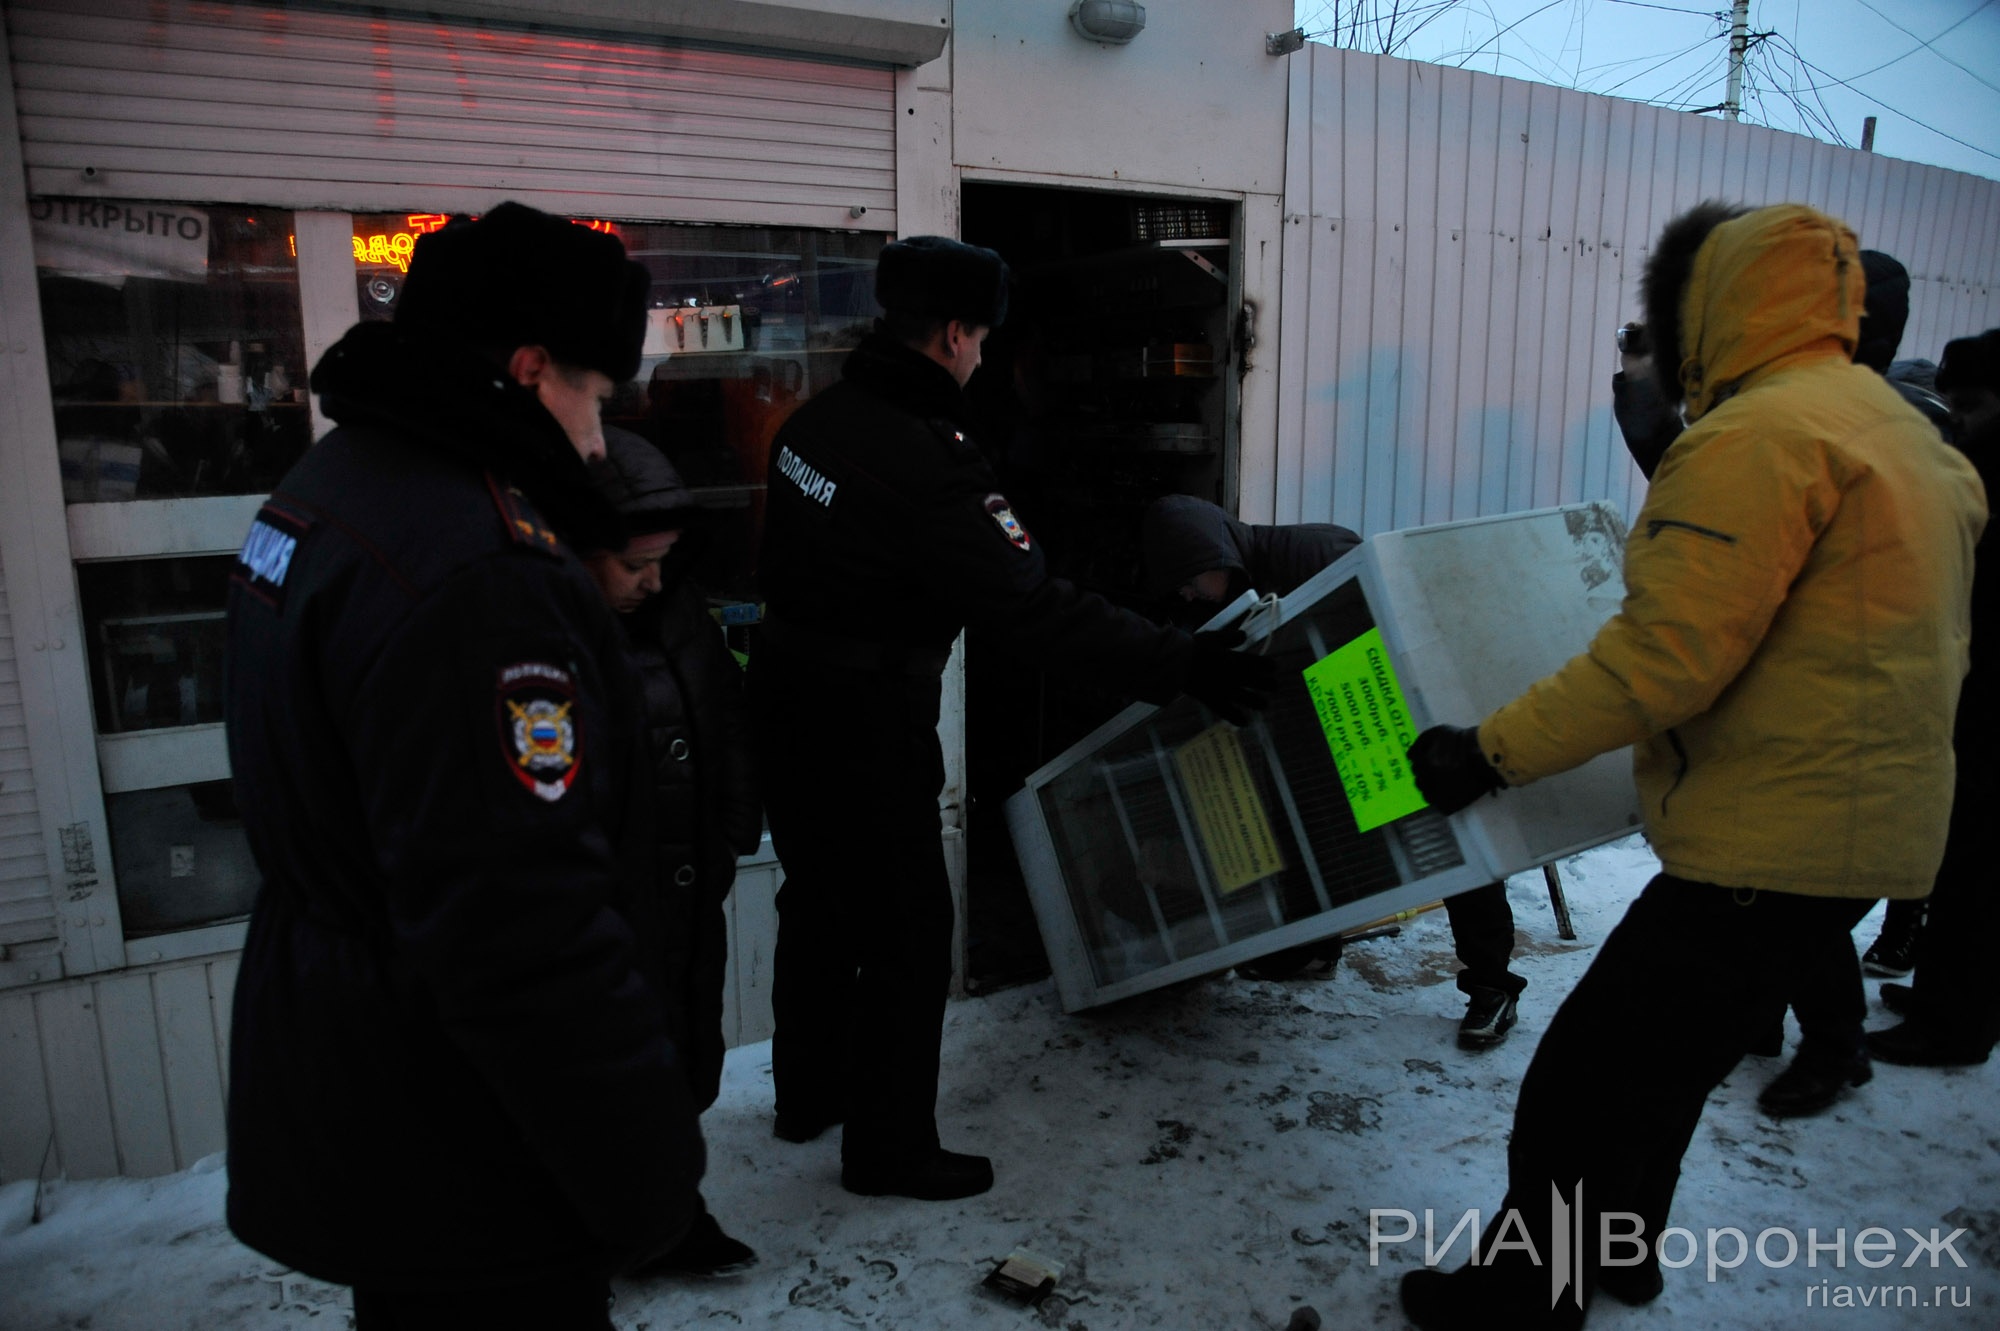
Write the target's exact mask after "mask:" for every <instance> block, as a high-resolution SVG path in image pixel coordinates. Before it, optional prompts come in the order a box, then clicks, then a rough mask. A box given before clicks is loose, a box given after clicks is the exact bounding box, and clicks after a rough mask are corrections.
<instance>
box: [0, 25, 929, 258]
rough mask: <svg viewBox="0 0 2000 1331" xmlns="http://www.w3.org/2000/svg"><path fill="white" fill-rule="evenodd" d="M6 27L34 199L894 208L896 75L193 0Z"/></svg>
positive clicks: (392, 206) (494, 28)
mask: <svg viewBox="0 0 2000 1331" xmlns="http://www.w3.org/2000/svg"><path fill="white" fill-rule="evenodd" d="M7 24H8V29H9V33H10V36H11V38H12V43H13V51H14V62H15V70H14V78H15V87H16V92H17V96H18V99H19V104H20V111H21V127H22V141H23V147H24V150H25V155H26V158H27V166H28V186H29V192H30V193H31V194H37V195H42V194H56V195H78V196H86V197H88V196H96V195H103V196H106V197H117V198H134V199H151V198H163V199H190V200H202V201H215V202H237V203H261V204H272V205H279V206H289V207H294V208H313V207H322V208H333V209H354V210H357V211H371V210H382V211H394V210H397V209H407V208H424V209H430V210H434V211H456V210H461V209H468V210H469V209H478V208H483V207H490V206H492V205H493V204H494V203H495V202H497V201H499V200H501V199H506V198H513V199H518V200H520V201H522V202H524V203H532V204H538V205H540V206H542V207H546V208H550V209H553V210H557V211H563V212H568V213H571V214H582V215H594V216H606V217H671V218H674V219H675V220H678V221H688V222H745V223H756V224H760V225H765V226H783V225H793V226H814V227H852V226H855V225H857V224H858V223H857V222H856V220H855V217H856V214H854V213H853V212H852V211H851V210H853V209H856V208H861V209H866V211H867V226H868V227H869V228H870V229H871V230H890V229H893V227H894V225H895V212H896V194H895V124H894V120H895V106H894V89H893V75H892V72H891V71H890V70H888V69H882V68H867V67H863V66H858V65H837V64H831V63H826V62H817V61H811V60H804V59H793V58H787V57H779V56H768V55H756V54H749V53H744V52H734V51H716V50H696V49H690V48H687V47H681V46H675V45H672V44H670V43H668V42H666V41H663V40H660V39H657V38H649V37H640V36H622V37H620V36H610V35H600V36H584V35H580V34H574V33H561V32H548V31H530V30H527V29H524V28H517V27H512V26H509V25H505V24H500V23H494V22H489V21H485V20H479V19H467V20H463V21H462V22H457V23H454V24H452V25H450V26H446V25H445V24H442V23H436V22H425V21H423V20H421V19H417V18H406V17H393V16H388V15H384V14H381V13H380V12H377V13H375V14H373V15H370V14H365V13H359V12H338V11H328V10H314V9H308V8H303V7H299V8H292V7H278V6H261V5H249V4H245V5H218V4H203V3H192V2H191V0H63V2H62V3H59V4H57V3H50V2H49V0H14V2H11V3H9V4H8V6H7ZM86 168H89V169H93V170H94V171H95V173H96V174H95V175H94V176H93V177H92V178H90V179H88V180H86V179H85V177H84V175H83V172H84V171H85V169H86Z"/></svg>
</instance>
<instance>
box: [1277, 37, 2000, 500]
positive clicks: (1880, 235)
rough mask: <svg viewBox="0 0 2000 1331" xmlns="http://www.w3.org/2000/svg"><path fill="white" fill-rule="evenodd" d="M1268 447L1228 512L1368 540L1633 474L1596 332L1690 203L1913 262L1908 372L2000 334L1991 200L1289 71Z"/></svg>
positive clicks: (1627, 490)
mask: <svg viewBox="0 0 2000 1331" xmlns="http://www.w3.org/2000/svg"><path fill="white" fill-rule="evenodd" d="M1292 78H1293V80H1294V82H1293V86H1292V93H1291V114H1290V128H1289V131H1288V142H1287V167H1286V181H1285V213H1286V216H1285V227H1284V245H1285V253H1284V266H1285V270H1284V279H1283V280H1284V300H1283V304H1282V308H1281V310H1280V338H1281V347H1280V357H1281V369H1280V375H1281V383H1280V393H1281V400H1282V403H1283V405H1282V407H1281V409H1280V417H1279V426H1278V434H1277V437H1276V439H1275V440H1271V441H1269V442H1268V443H1266V444H1265V445H1264V446H1263V448H1261V449H1260V448H1259V447H1258V441H1255V440H1246V442H1245V455H1244V476H1243V496H1244V500H1243V514H1244V516H1245V517H1246V518H1248V519H1250V520H1253V521H1279V522H1307V521H1334V522H1340V523H1344V524H1346V525H1348V526H1351V527H1355V528H1357V529H1359V530H1361V531H1363V532H1378V531H1385V530H1391V529H1394V528H1399V527H1409V526H1416V525H1420V524H1426V523H1434V522H1442V521H1446V520H1449V519H1455V518H1464V517H1470V516H1474V515H1478V514H1488V513H1500V512H1507V511H1515V510H1520V509H1527V508H1540V507H1547V506H1551V505H1555V504H1566V503H1575V502H1578V501H1581V500H1587V499H1609V500H1611V501H1613V502H1614V503H1617V504H1619V505H1620V506H1621V507H1622V508H1623V509H1624V510H1625V512H1626V513H1627V515H1628V516H1629V515H1630V514H1632V513H1633V512H1635V511H1636V509H1637V507H1638V504H1639V501H1640V499H1641V498H1642V497H1643V494H1644V481H1643V479H1642V478H1641V477H1640V476H1639V474H1638V471H1637V469H1636V468H1635V467H1633V466H1632V465H1631V462H1630V460H1629V459H1628V458H1627V456H1626V453H1625V449H1624V445H1623V442H1622V440H1621V439H1620V437H1619V434H1618V430H1617V425H1616V422H1615V420H1614V419H1613V417H1612V414H1611V375H1612V373H1613V372H1614V371H1615V370H1616V369H1617V355H1616V349H1615V347H1614V346H1613V343H1612V337H1611V334H1612V330H1613V329H1615V328H1616V327H1617V326H1618V325H1619V324H1620V323H1622V322H1624V321H1625V320H1626V319H1629V318H1633V317H1635V316H1636V315H1637V314H1638V313H1639V308H1638V307H1639V296H1638V288H1639V276H1640V273H1641V271H1642V270H1643V268H1644V265H1645V259H1646V255H1647V253H1648V250H1649V247H1650V245H1651V244H1652V241H1653V238H1654V237H1655V236H1656V235H1657V234H1658V233H1659V231H1660V229H1661V227H1662V226H1664V225H1665V223H1666V222H1667V220H1668V219H1669V218H1671V217H1673V216H1674V215H1675V214H1676V213H1678V212H1680V211H1681V210H1683V209H1685V208H1687V207H1688V206H1690V205H1691V204H1694V203H1696V202H1699V201H1700V200H1702V199H1705V198H1712V197H1720V198H1726V199H1731V200H1735V201H1741V202H1744V203H1748V204H1753V205H1756V204H1764V203H1779V202H1786V201H1793V200H1796V201H1801V202H1805V203H1810V204H1812V205H1814V206H1816V207H1819V208H1823V209H1825V210H1827V211H1828V212H1831V213H1833V214H1834V215H1836V216H1838V217H1841V218H1843V219H1844V220H1845V221H1847V222H1848V224H1849V225H1851V226H1853V227H1854V229H1855V231H1856V233H1857V234H1858V235H1859V236H1860V237H1861V243H1862V244H1863V245H1864V246H1866V247H1868V248H1871V249H1880V250H1885V251H1887V252H1888V253H1890V254H1894V255H1895V256H1896V257H1897V258H1899V259H1901V260H1902V261H1903V263H1904V265H1905V266H1906V267H1908V268H1909V270H1910V276H1911V292H1910V323H1909V327H1908V329H1907V331H1906V332H1905V334H1904V338H1903V347H1902V354H1903V355H1905V356H1923V357H1927V358H1929V359H1933V360H1935V359H1936V358H1937V356H1938V353H1939V352H1940V351H1941V350H1942V348H1943V346H1944V343H1945V342H1946V341H1948V340H1949V339H1951V338H1953V337H1961V336H1965V335H1966V334H1969V333H1976V332H1978V331H1980V330H1982V329H1985V328H1989V327H1993V326H1995V325H2000V247H1996V246H1995V245H1994V243H1993V238H1994V237H1995V236H1996V235H2000V183H1996V182H1994V181H1991V180H1985V179H1982V178H1980V177H1977V176H1970V175H1966V174H1963V173H1960V172H1953V171H1945V170H1941V169H1939V168H1936V167H1928V166H1920V165H1917V164H1915V163H1911V162H1903V161H1898V160H1896V159H1893V158H1887V157H1880V156H1875V155H1873V154H1866V153H1860V152H1855V151H1852V150H1850V149H1844V148H1836V147H1833V146H1830V145H1828V144H1823V143H1819V142H1816V141H1814V140H1811V139H1807V138H1803V137H1800V136H1798V135H1793V134H1784V133H1780V132H1777V131H1775V130H1768V129H1763V128H1759V127H1756V126H1751V125H1740V124H1739V125H1732V124H1729V123H1727V122H1724V121H1720V120H1712V119H1708V118H1705V117H1701V116H1693V115H1688V114H1685V113H1682V112H1674V111H1662V110H1658V109H1656V108H1653V107H1648V106H1642V105H1639V104H1637V103H1633V102H1625V101H1619V100H1616V99H1612V98H1606V97H1597V96H1591V95H1587V94H1584V93H1579V92H1574V91H1570V90H1567V89H1558V88H1553V87H1548V86H1545V85H1541V84H1531V83H1525V82H1522V81H1520V80H1515V79H1504V78H1496V77H1494V76H1492V75H1487V74H1474V73H1469V72H1467V71H1464V70H1457V69H1448V68H1444V67H1442V66H1436V65H1424V64H1417V63H1413V62H1410V61H1404V60H1395V59H1390V58H1386V57H1381V56H1369V55H1364V54H1361V53H1359V52H1355V51H1341V50H1336V49H1333V48H1331V47H1325V46H1317V45H1315V46H1313V47H1310V48H1308V50H1307V51H1306V52H1304V53H1302V54H1301V55H1299V56H1295V57H1293V64H1292Z"/></svg>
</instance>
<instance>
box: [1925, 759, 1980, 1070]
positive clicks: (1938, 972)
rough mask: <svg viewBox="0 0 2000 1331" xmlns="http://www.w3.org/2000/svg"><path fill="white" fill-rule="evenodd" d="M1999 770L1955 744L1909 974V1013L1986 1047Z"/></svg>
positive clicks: (1956, 1038)
mask: <svg viewBox="0 0 2000 1331" xmlns="http://www.w3.org/2000/svg"><path fill="white" fill-rule="evenodd" d="M1996 799H2000V772H1996V771H1995V770H1994V767H1993V763H1992V760H1991V759H1990V758H1989V757H1987V755H1986V754H1985V753H1984V752H1982V751H1980V750H1978V749H1975V748H1974V746H1972V745H1969V744H1964V743H1961V744H1959V746H1958V780H1957V784H1956V786H1955V788H1954V791H1953V796H1952V805H1951V830H1950V831H1949V832H1948V833H1946V836H1945V843H1944V863H1943V864H1942V865H1940V866H1939V868H1938V874H1937V881H1936V884H1935V885H1934V886H1933V887H1932V888H1931V908H1930V915H1929V916H1928V918H1927V919H1926V920H1925V922H1924V936H1923V942H1922V943H1920V944H1919V945H1918V950H1917V969H1916V971H1915V973H1914V974H1913V975H1912V976H1911V977H1910V983H1911V986H1912V989H1913V991H1914V1002H1915V1008H1914V1010H1913V1011H1912V1013H1911V1016H1912V1017H1914V1018H1916V1019H1917V1020H1919V1021H1922V1022H1923V1023H1925V1024H1926V1025H1928V1026H1933V1027H1935V1028H1936V1030H1937V1032H1938V1034H1939V1036H1940V1037H1942V1038H1943V1039H1946V1040H1949V1041H1952V1042H1964V1043H1967V1044H1976V1045H1979V1046H1982V1047H1985V1048H1988V1049H1990V1048H1992V1047H1993V1045H1994V1043H1995V1042H1996V1041H2000V984H1996V983H1995V982H1994V979H1993V974H1992V972H1991V971H1990V970H1989V969H1987V968H1988V967H1990V966H1991V965H1992V964H1993V953H1994V949H1995V948H1996V947H2000V891H1996V890H1995V888H1994V884H1993V857H1994V854H1995V851H1996V847H1995V845H1994V842H1995V837H1994V810H1995V808H1996V805H1995V800H1996Z"/></svg>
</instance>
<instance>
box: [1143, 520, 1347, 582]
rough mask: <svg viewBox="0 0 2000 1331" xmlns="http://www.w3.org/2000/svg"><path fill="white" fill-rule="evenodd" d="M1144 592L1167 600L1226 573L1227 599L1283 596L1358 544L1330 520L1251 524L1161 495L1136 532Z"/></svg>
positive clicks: (1342, 528) (1344, 528)
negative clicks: (1248, 594) (1250, 592)
mask: <svg viewBox="0 0 2000 1331" xmlns="http://www.w3.org/2000/svg"><path fill="white" fill-rule="evenodd" d="M1140 544H1141V546H1142V547H1143V551H1144V555H1145V560H1146V581H1147V587H1148V593H1149V594H1150V595H1152V596H1156V597H1161V598H1166V597H1171V596H1173V595H1174V594H1175V592H1176V591H1178V589H1179V588H1180V587H1181V586H1182V585H1183V584H1184V583H1187V582H1189V581H1190V580H1192V579H1193V578H1195V577H1196V576H1198V575H1200V574H1203V573H1212V572H1214V571H1216V570H1218V569H1226V570H1228V572H1229V574H1230V596H1231V597H1234V596H1236V595H1237V594H1239V593H1241V592H1242V591H1243V590H1244V588H1246V587H1254V588H1256V590H1257V591H1258V592H1259V593H1260V594H1263V595H1277V596H1286V595H1289V594H1290V593H1291V592H1293V591H1294V590H1296V589H1297V588H1298V587H1299V585H1300V584H1302V583H1304V582H1305V581H1306V580H1307V579H1308V578H1311V577H1312V576H1313V575H1314V574H1316V573H1318V572H1319V571H1320V570H1321V569H1323V568H1325V567H1326V566H1327V565H1328V564H1331V563H1332V562H1333V561H1334V560H1336V559H1338V558H1340V557H1341V556H1342V555H1344V554H1346V553H1347V552H1348V551H1349V550H1352V549H1353V548H1354V547H1355V546H1357V545H1360V544H1361V537H1360V535H1359V534H1358V533H1356V532H1353V531H1350V530H1349V529H1348V528H1346V527H1342V526H1337V525H1336V524H1334V523H1331V522H1297V523H1291V524H1289V525H1281V526H1258V525H1255V524H1252V523H1248V522H1239V521H1237V520H1236V519H1235V518H1233V517H1231V516H1229V512H1228V510H1226V509H1223V508H1219V507H1217V506H1216V505H1214V504H1211V503H1209V502H1208V501H1207V500H1205V499H1195V498H1193V497H1192V496H1189V495H1168V496H1167V497H1166V498H1164V499H1157V500H1155V501H1153V504H1152V506H1151V507H1149V508H1148V509H1147V510H1146V517H1145V521H1144V523H1143V525H1142V527H1141V530H1140Z"/></svg>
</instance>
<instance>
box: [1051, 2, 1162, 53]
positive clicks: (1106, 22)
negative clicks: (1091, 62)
mask: <svg viewBox="0 0 2000 1331" xmlns="http://www.w3.org/2000/svg"><path fill="white" fill-rule="evenodd" d="M1069 25H1070V26H1071V27H1072V28H1075V29H1076V30H1077V32H1078V33H1079V34H1080V35H1081V36H1084V37H1088V38H1089V39H1090V40H1091V41H1093V42H1108V43H1110V44H1111V45H1113V46H1123V45H1124V44H1125V43H1126V42H1129V41H1131V40H1132V39H1133V38H1134V37H1137V36H1138V35H1139V34H1140V33H1142V32H1144V31H1145V30H1146V7H1145V6H1144V5H1137V4H1133V3H1132V0H1076V3H1075V4H1073V5H1071V6H1070V7H1069Z"/></svg>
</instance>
